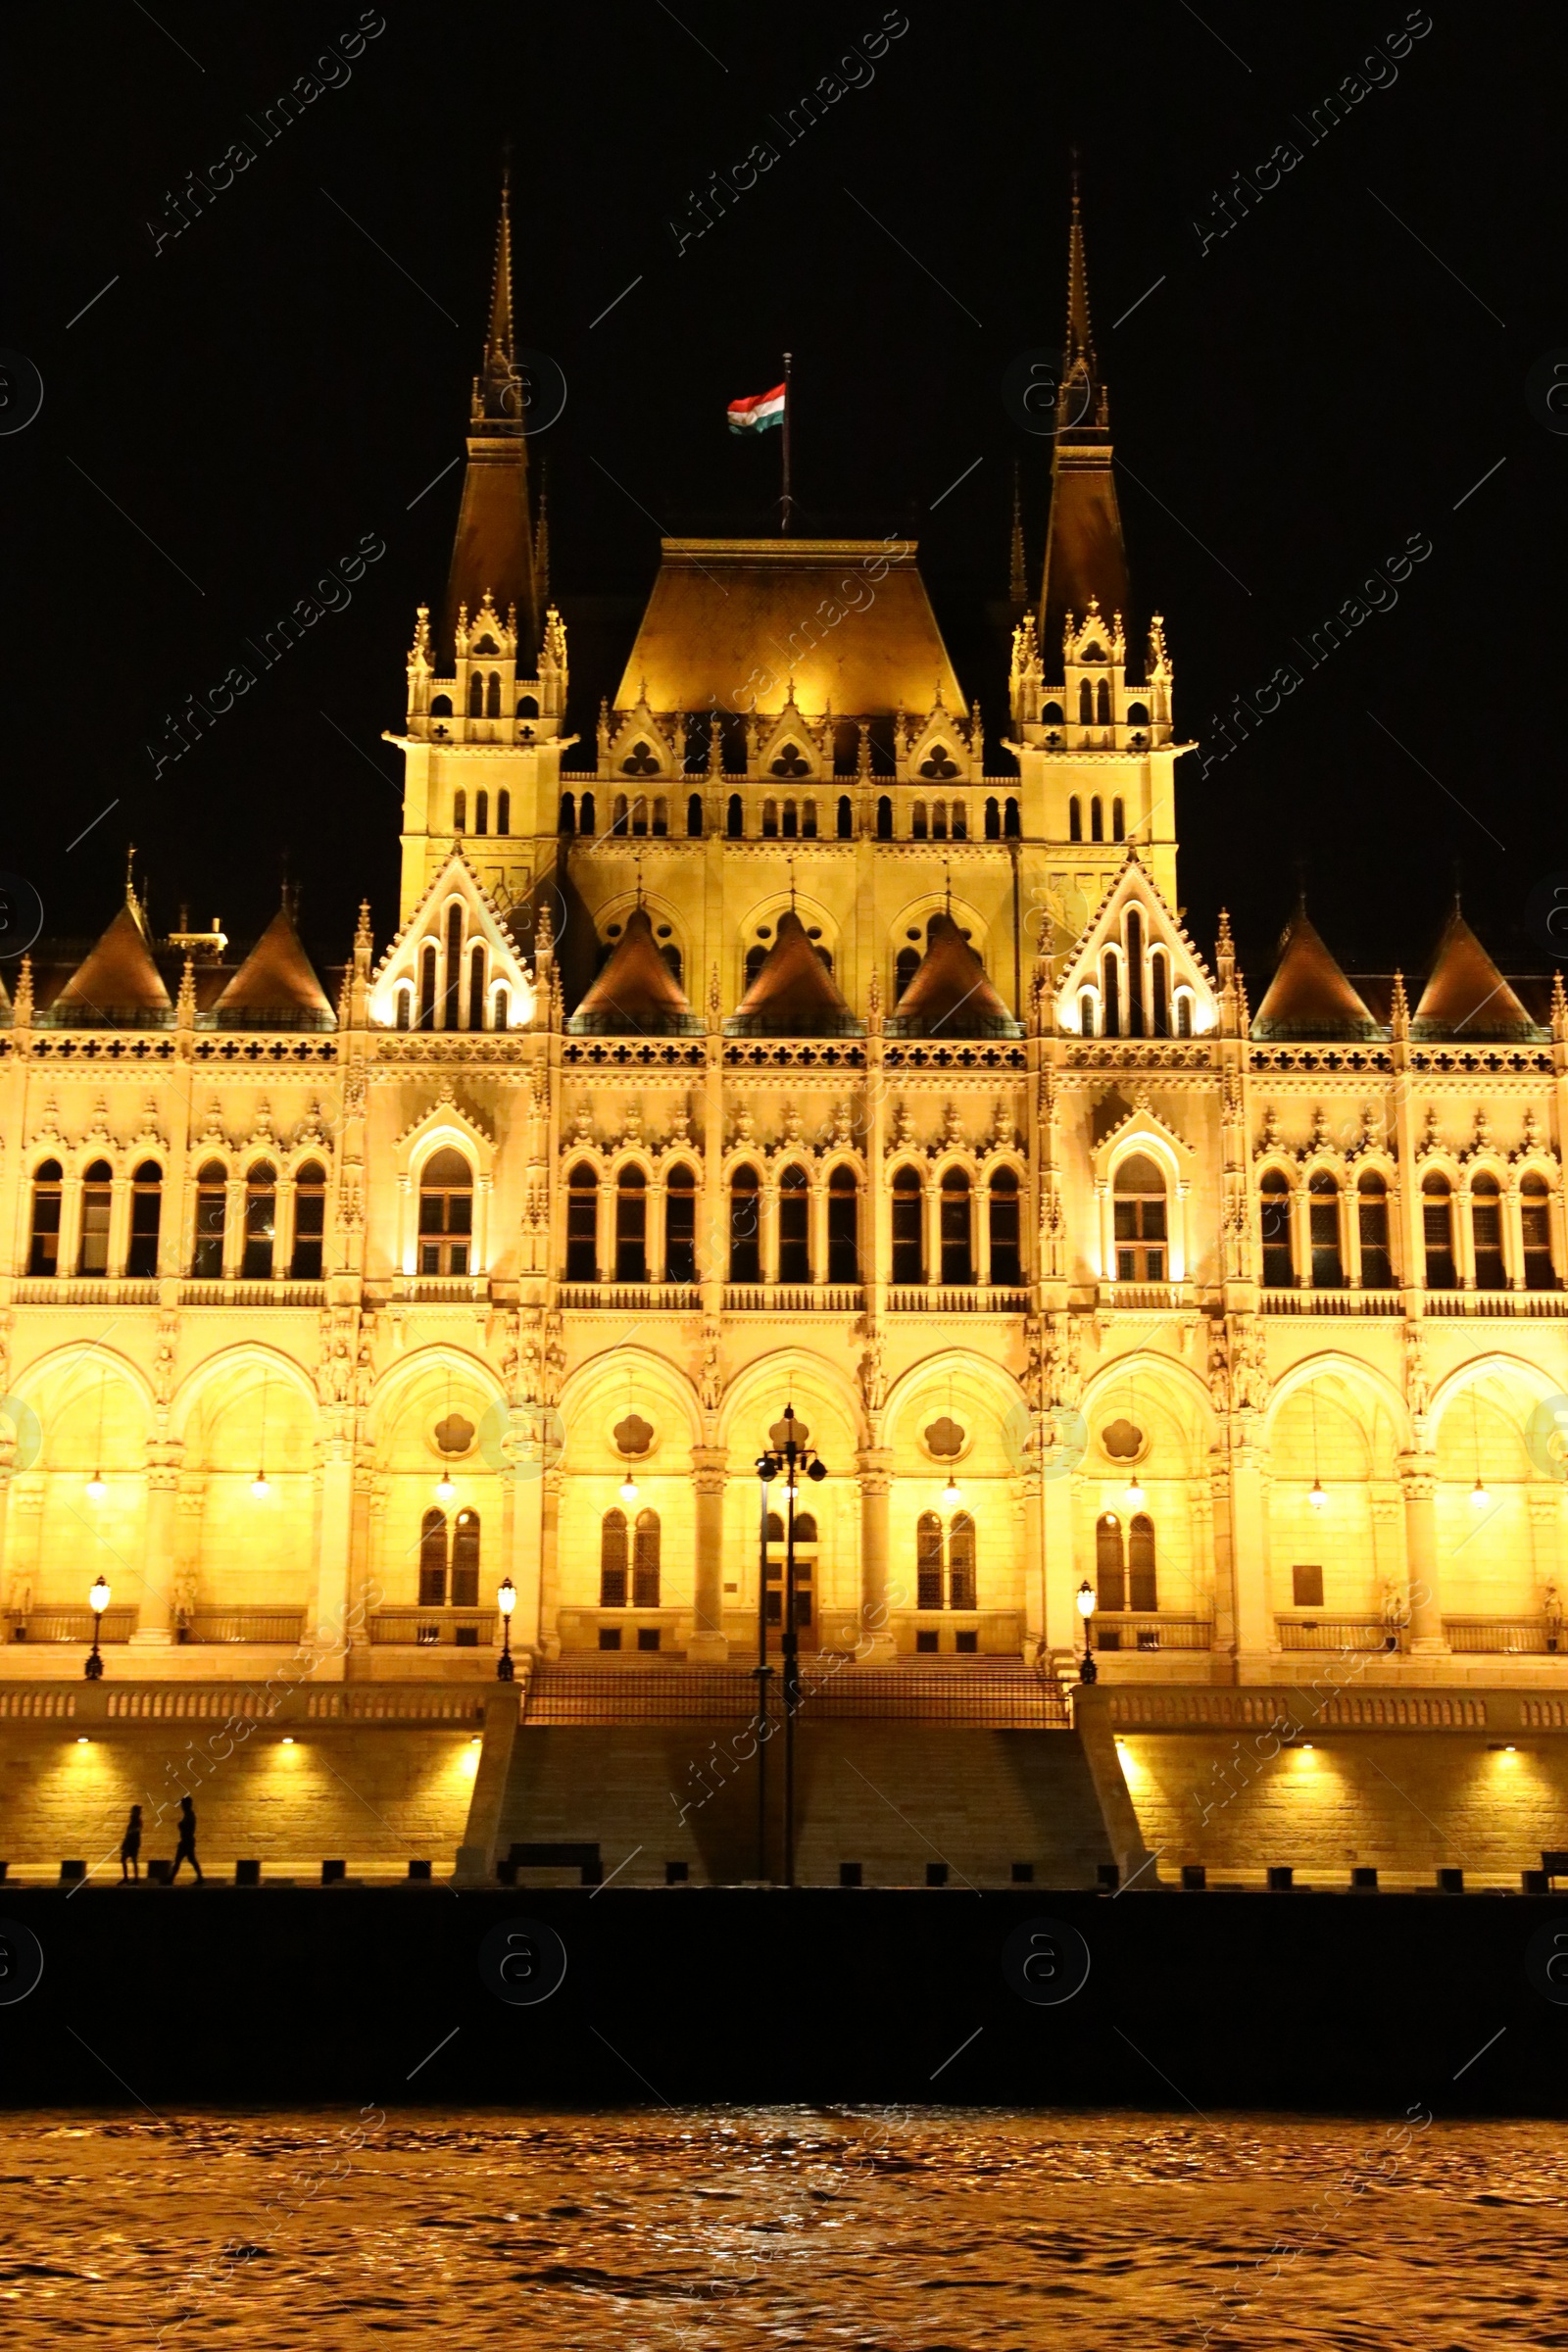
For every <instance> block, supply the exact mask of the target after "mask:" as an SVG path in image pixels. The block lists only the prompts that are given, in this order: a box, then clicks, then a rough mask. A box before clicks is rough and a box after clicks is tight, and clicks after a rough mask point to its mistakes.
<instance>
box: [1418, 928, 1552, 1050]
mask: <svg viewBox="0 0 1568 2352" xmlns="http://www.w3.org/2000/svg"><path fill="white" fill-rule="evenodd" d="M1535 1026H1536V1024H1535V1022H1534V1021H1533V1020H1532V1019H1531V1017H1530V1015H1529V1013H1528V1012H1527V1011H1526V1010H1525V1008H1524V1006H1523V1005H1521V1003H1520V1002H1519V999H1518V998H1517V997H1516V996H1515V995H1514V992H1513V990H1512V989H1511V988H1510V987H1509V986H1508V983H1507V981H1506V980H1505V979H1504V978H1503V976H1502V974H1501V973H1500V972H1499V971H1498V969H1497V967H1496V965H1495V963H1494V962H1493V960H1492V957H1491V956H1489V955H1488V954H1487V951H1486V949H1485V948H1484V947H1483V946H1482V945H1481V942H1480V940H1479V939H1477V937H1476V935H1475V933H1474V932H1473V931H1472V930H1471V928H1470V926H1469V924H1468V923H1467V922H1466V921H1465V919H1464V916H1463V914H1462V913H1461V912H1460V910H1459V902H1458V901H1457V899H1456V900H1455V901H1454V905H1453V912H1452V913H1451V914H1450V915H1449V917H1448V919H1447V921H1446V923H1445V925H1444V927H1443V937H1442V938H1441V939H1440V940H1439V942H1438V952H1437V955H1436V956H1435V957H1434V958H1433V964H1432V972H1431V976H1430V977H1429V979H1428V981H1427V984H1426V987H1425V988H1424V989H1423V990H1422V991H1421V1002H1420V1004H1419V1005H1417V1006H1416V1008H1415V1017H1414V1019H1413V1020H1412V1021H1411V1023H1410V1035H1411V1036H1412V1037H1467V1038H1507V1037H1519V1036H1529V1035H1530V1034H1532V1033H1533V1031H1534V1029H1535Z"/></svg>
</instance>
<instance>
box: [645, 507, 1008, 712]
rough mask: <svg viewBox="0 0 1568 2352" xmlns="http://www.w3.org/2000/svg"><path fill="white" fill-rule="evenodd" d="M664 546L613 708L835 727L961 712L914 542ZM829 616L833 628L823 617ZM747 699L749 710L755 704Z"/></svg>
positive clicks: (689, 542)
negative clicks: (789, 716) (754, 716)
mask: <svg viewBox="0 0 1568 2352" xmlns="http://www.w3.org/2000/svg"><path fill="white" fill-rule="evenodd" d="M895 544H896V545H897V546H898V548H899V549H900V551H901V552H899V553H894V552H893V551H892V550H890V549H889V548H888V547H887V546H886V545H885V544H884V542H883V541H882V540H880V539H663V540H661V542H660V548H661V561H660V566H659V576H658V578H657V579H656V580H655V582H654V587H653V594H652V595H651V596H650V597H649V599H648V607H647V610H646V612H645V613H643V617H642V623H641V626H640V627H639V629H638V631H637V639H636V643H635V644H634V645H633V647H632V649H631V655H630V658H629V660H628V661H627V663H626V667H625V671H624V673H623V675H622V677H621V681H620V685H619V688H618V690H617V692H616V694H615V701H614V707H615V709H616V710H617V711H628V710H631V709H633V708H634V707H635V706H636V704H637V703H638V702H640V701H641V700H642V697H643V690H644V685H645V683H646V687H647V697H648V703H649V707H650V708H651V709H652V710H654V711H711V710H719V711H728V710H736V709H739V710H741V711H754V710H755V711H758V712H760V713H761V714H763V715H767V716H776V715H777V713H778V712H779V711H782V710H783V708H784V706H785V703H786V702H787V701H788V699H789V692H790V681H791V679H792V678H793V679H794V682H795V700H796V702H797V703H798V704H799V706H800V708H801V710H802V711H806V712H808V713H809V714H810V715H812V716H813V717H814V716H819V715H820V714H821V712H822V711H825V710H826V709H827V707H828V705H829V704H830V703H831V705H832V707H833V709H834V710H835V711H837V712H838V713H839V715H840V716H841V717H849V718H863V717H872V716H877V715H887V714H891V713H892V712H893V711H929V710H930V709H931V707H932V705H933V703H934V702H935V700H936V696H937V689H938V687H939V686H940V688H941V690H942V699H943V701H944V702H945V703H946V705H947V707H948V709H949V710H950V711H961V710H962V709H963V708H964V702H963V696H962V694H961V692H960V691H959V687H958V680H957V674H956V671H955V669H954V666H953V663H952V662H951V660H950V659H949V656H948V649H947V647H946V646H945V645H944V643H943V641H942V632H941V630H940V629H939V628H938V627H937V618H936V614H935V613H933V612H932V610H931V600H930V598H929V597H928V596H927V594H926V588H925V582H924V580H923V579H922V578H921V577H920V572H919V567H918V565H917V564H916V563H915V554H916V549H915V546H914V543H913V542H912V541H909V540H905V541H902V542H896V543H895ZM834 614H837V618H836V619H835V618H833V617H831V616H832V615H834ZM754 698H755V699H754Z"/></svg>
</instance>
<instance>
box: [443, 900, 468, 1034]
mask: <svg viewBox="0 0 1568 2352" xmlns="http://www.w3.org/2000/svg"><path fill="white" fill-rule="evenodd" d="M462 986H463V908H462V907H459V906H452V907H448V908H447V989H446V997H445V1000H444V1002H443V1004H442V1007H441V1026H442V1028H443V1029H455V1028H456V1027H457V1025H458V995H459V991H460V990H461V988H462Z"/></svg>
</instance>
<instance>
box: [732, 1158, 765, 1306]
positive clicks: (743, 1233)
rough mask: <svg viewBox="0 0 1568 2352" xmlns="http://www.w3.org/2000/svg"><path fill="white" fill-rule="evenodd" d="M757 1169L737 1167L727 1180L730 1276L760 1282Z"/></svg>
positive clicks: (740, 1280) (741, 1280) (738, 1280)
mask: <svg viewBox="0 0 1568 2352" xmlns="http://www.w3.org/2000/svg"><path fill="white" fill-rule="evenodd" d="M759 1191H760V1187H759V1185H758V1181H757V1170H756V1169H755V1168H753V1167H740V1168H737V1169H736V1170H735V1173H734V1174H733V1176H731V1178H730V1180H729V1278H730V1280H731V1282H760V1280H761V1278H762V1257H761V1225H760V1218H759V1215H758V1197H759Z"/></svg>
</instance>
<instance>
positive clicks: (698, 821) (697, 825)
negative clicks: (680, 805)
mask: <svg viewBox="0 0 1568 2352" xmlns="http://www.w3.org/2000/svg"><path fill="white" fill-rule="evenodd" d="M702 837H703V796H702V794H701V793H700V792H689V793H688V794H687V795H686V838H687V840H688V841H701V839H702Z"/></svg>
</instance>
